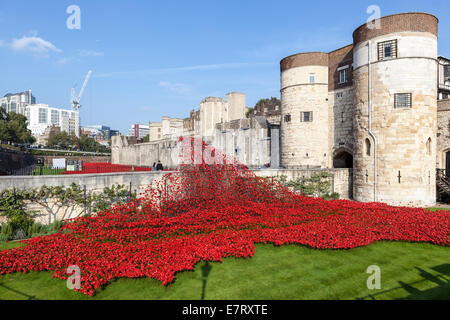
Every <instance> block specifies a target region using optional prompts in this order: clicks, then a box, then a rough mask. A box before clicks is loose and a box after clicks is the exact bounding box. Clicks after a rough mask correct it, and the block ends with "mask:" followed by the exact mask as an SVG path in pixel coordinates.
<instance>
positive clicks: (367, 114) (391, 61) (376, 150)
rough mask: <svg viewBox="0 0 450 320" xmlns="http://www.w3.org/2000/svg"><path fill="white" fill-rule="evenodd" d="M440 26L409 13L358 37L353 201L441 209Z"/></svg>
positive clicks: (386, 19)
mask: <svg viewBox="0 0 450 320" xmlns="http://www.w3.org/2000/svg"><path fill="white" fill-rule="evenodd" d="M437 30H438V19H437V18H436V17H435V16H433V15H430V14H426V13H405V14H396V15H391V16H386V17H383V18H381V19H380V28H378V29H377V28H370V26H368V25H367V24H364V25H362V26H360V27H359V28H358V29H356V30H355V32H354V33H353V42H354V43H353V44H354V49H353V83H354V91H355V97H354V118H353V134H354V141H355V148H354V154H353V159H354V162H353V167H354V169H353V177H354V190H353V196H354V199H355V200H357V201H364V202H367V201H377V202H386V203H389V204H394V205H414V206H428V205H433V204H434V203H435V202H436V177H435V173H436V161H435V159H436V130H437V126H436V121H437V119H436V118H437V90H436V83H437Z"/></svg>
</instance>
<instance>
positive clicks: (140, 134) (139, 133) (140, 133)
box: [128, 123, 150, 138]
mask: <svg viewBox="0 0 450 320" xmlns="http://www.w3.org/2000/svg"><path fill="white" fill-rule="evenodd" d="M149 133H150V127H149V126H148V125H145V124H139V123H136V124H133V125H131V128H130V129H129V130H128V136H130V137H136V138H144V137H145V136H146V135H148V134H149Z"/></svg>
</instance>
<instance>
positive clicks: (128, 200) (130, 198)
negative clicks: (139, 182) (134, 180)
mask: <svg viewBox="0 0 450 320" xmlns="http://www.w3.org/2000/svg"><path fill="white" fill-rule="evenodd" d="M131 199H132V198H131V181H130V199H129V200H128V201H131Z"/></svg>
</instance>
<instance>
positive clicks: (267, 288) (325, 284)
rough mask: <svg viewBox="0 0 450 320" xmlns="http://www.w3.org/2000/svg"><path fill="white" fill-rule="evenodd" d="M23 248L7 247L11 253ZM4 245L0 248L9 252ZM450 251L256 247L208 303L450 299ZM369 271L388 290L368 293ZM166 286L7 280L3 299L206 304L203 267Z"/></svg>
mask: <svg viewBox="0 0 450 320" xmlns="http://www.w3.org/2000/svg"><path fill="white" fill-rule="evenodd" d="M16 245H17V244H12V243H10V244H7V246H8V247H11V246H16ZM4 248H5V245H3V247H2V246H1V245H0V249H4ZM449 250H450V249H449V248H446V247H440V246H434V245H431V244H425V243H404V242H379V243H375V244H372V245H370V246H367V247H362V248H356V249H352V250H315V249H309V248H305V247H301V246H294V245H291V246H282V247H274V246H272V245H257V247H256V252H255V255H254V257H253V258H250V259H238V258H227V259H224V261H223V262H222V263H211V264H210V266H211V267H212V268H211V271H210V273H209V276H208V277H207V282H206V289H205V293H204V295H205V298H206V299H358V298H365V299H372V298H374V299H397V298H407V299H450V254H449V252H450V251H449ZM369 265H378V266H379V267H380V268H381V287H382V288H381V289H380V290H368V289H367V287H366V281H367V278H368V276H369V274H366V269H367V267H368V266H369ZM203 266H204V263H203V262H201V263H199V264H197V266H196V268H195V271H194V272H181V273H179V274H178V275H177V279H176V281H175V282H174V283H173V284H171V285H169V286H167V287H163V286H162V285H161V284H160V282H158V281H156V280H152V279H119V280H116V281H113V282H112V283H111V284H109V285H108V286H106V288H105V289H103V290H101V291H100V292H99V293H98V294H97V295H96V296H95V297H93V298H89V297H86V296H84V295H82V294H80V293H76V292H73V291H70V290H68V289H67V288H66V283H65V281H62V280H59V279H54V278H52V277H51V273H48V272H33V273H29V274H13V275H3V276H0V299H201V297H202V285H203V282H202V267H203Z"/></svg>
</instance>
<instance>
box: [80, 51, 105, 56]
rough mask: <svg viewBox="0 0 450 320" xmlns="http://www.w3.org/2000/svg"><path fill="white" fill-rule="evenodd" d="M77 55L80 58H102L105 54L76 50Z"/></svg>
mask: <svg viewBox="0 0 450 320" xmlns="http://www.w3.org/2000/svg"><path fill="white" fill-rule="evenodd" d="M78 55H79V56H81V57H103V56H104V55H105V53H104V52H99V51H90V50H78Z"/></svg>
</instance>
